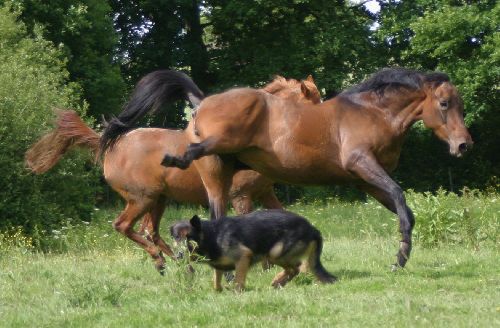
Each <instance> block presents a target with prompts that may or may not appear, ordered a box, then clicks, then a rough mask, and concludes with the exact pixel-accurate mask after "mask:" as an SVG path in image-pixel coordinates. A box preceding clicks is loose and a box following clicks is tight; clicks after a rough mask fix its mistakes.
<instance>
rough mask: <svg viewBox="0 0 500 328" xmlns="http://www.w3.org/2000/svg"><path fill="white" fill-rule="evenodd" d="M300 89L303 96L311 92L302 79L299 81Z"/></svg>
mask: <svg viewBox="0 0 500 328" xmlns="http://www.w3.org/2000/svg"><path fill="white" fill-rule="evenodd" d="M300 91H301V92H302V94H303V95H304V96H305V97H307V96H309V93H310V92H311V91H310V90H309V88H308V87H307V85H306V84H305V82H304V81H300Z"/></svg>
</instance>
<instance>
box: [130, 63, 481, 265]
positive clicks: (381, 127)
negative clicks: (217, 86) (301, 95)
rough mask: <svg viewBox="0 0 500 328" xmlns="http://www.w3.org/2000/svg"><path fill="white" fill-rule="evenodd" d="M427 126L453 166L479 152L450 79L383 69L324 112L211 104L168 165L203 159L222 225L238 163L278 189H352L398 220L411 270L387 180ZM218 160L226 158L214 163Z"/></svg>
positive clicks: (244, 100)
mask: <svg viewBox="0 0 500 328" xmlns="http://www.w3.org/2000/svg"><path fill="white" fill-rule="evenodd" d="M145 111H146V109H144V108H143V109H142V113H144V112H145ZM129 115H130V113H129ZM419 120H422V121H423V123H424V125H425V126H426V127H428V128H430V129H432V130H433V131H434V133H435V134H436V135H437V136H438V137H439V138H440V139H442V140H443V141H445V142H447V143H448V144H449V147H450V153H451V155H453V156H456V157H460V156H461V155H462V154H463V153H464V152H465V151H466V150H467V149H468V148H469V147H470V146H471V145H472V139H471V137H470V135H469V132H468V131H467V128H466V127H465V125H464V120H463V103H462V100H461V98H460V95H459V93H458V91H457V89H456V88H455V86H453V84H452V83H451V82H450V80H449V77H448V76H447V75H446V74H444V73H435V72H433V73H423V72H418V71H412V70H408V69H402V68H392V69H383V70H381V71H379V72H377V73H375V74H374V75H373V76H372V77H371V78H369V79H368V80H366V81H365V82H363V83H361V84H359V85H357V86H354V87H352V88H351V89H349V90H347V91H344V92H342V93H341V94H340V95H338V96H337V97H335V98H333V99H331V100H329V101H326V102H323V103H322V104H317V105H311V104H307V105H306V104H295V103H291V102H288V101H286V100H283V99H279V98H277V97H274V96H272V95H269V94H266V93H264V92H262V91H258V90H254V89H232V90H229V91H227V92H224V93H221V94H217V95H213V96H211V97H208V98H206V99H204V100H203V102H202V103H201V104H200V106H199V108H198V110H197V114H196V118H195V120H194V123H195V124H191V125H190V126H189V127H188V129H187V133H188V136H189V138H190V140H191V142H192V144H190V145H189V147H188V149H187V151H186V153H185V154H184V155H183V156H180V157H176V156H172V155H170V154H167V155H166V156H165V158H164V160H163V164H164V165H166V166H177V167H180V168H186V167H188V166H189V164H190V163H191V162H192V161H193V160H194V159H200V160H198V161H196V162H195V165H196V167H197V168H198V171H199V172H200V175H201V177H202V180H203V182H204V184H205V187H206V189H207V192H208V196H209V199H210V204H211V207H212V212H211V214H212V215H213V216H214V217H215V218H218V217H221V216H222V215H224V212H225V206H224V203H225V199H226V198H227V190H228V186H229V183H228V182H229V181H230V177H231V175H232V174H233V172H234V170H235V169H234V167H235V163H240V162H241V163H243V164H245V165H247V166H248V167H250V168H252V169H254V170H256V171H258V172H260V173H262V174H264V175H265V176H267V177H269V178H271V179H272V180H274V181H283V182H288V183H292V184H334V183H352V184H354V185H356V186H357V187H358V188H359V189H361V190H363V191H365V192H367V193H369V194H370V195H372V196H373V197H374V198H376V199H377V200H378V201H379V202H381V203H382V204H383V205H384V206H385V207H387V208H388V209H389V210H391V211H392V212H394V213H396V214H397V215H398V216H399V222H400V224H399V227H400V232H401V234H402V240H401V243H400V248H399V252H398V255H397V263H396V264H395V267H397V266H400V267H404V265H405V264H406V262H407V260H408V258H409V256H410V252H411V245H412V243H411V234H412V229H413V226H414V223H415V220H414V217H413V213H412V212H411V210H410V209H409V208H408V206H407V205H406V201H405V198H404V194H403V191H402V189H401V188H400V186H399V185H398V184H397V183H396V182H394V180H392V179H391V177H390V176H389V174H388V172H391V171H393V170H394V169H395V168H396V166H397V163H398V160H399V155H400V152H401V147H402V145H403V140H404V137H405V135H406V133H407V131H408V129H409V128H410V127H411V126H412V125H413V124H414V123H415V122H417V121H419ZM214 154H216V155H219V156H206V155H214ZM204 156H206V157H204ZM238 165H239V164H238ZM395 267H394V268H395Z"/></svg>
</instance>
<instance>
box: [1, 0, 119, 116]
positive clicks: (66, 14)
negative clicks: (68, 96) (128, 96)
mask: <svg viewBox="0 0 500 328" xmlns="http://www.w3.org/2000/svg"><path fill="white" fill-rule="evenodd" d="M1 3H12V6H13V7H15V8H16V9H17V10H18V11H19V12H20V13H21V15H20V18H21V20H22V21H23V22H24V23H25V24H26V26H27V30H28V32H29V33H30V34H32V35H35V34H36V33H37V30H39V27H40V26H41V27H42V32H41V33H42V35H43V36H44V38H45V39H47V40H50V41H52V42H53V43H54V44H56V45H57V46H58V47H59V48H60V50H61V51H62V53H63V54H64V56H65V57H66V58H67V59H68V61H67V69H68V71H69V74H70V76H69V78H70V80H71V81H72V82H77V83H78V84H79V85H80V86H81V87H82V93H83V96H84V98H85V100H86V101H87V102H88V104H89V110H88V112H89V114H90V115H92V116H94V118H97V119H100V118H101V115H100V114H106V115H107V116H108V115H109V114H111V113H118V112H119V110H120V108H121V105H122V103H123V100H124V93H125V83H124V81H123V78H122V76H121V72H120V68H119V66H118V64H117V63H115V62H114V56H115V52H116V46H117V43H118V36H117V33H116V31H115V30H114V28H113V19H112V17H113V15H112V12H111V7H110V6H109V4H108V3H107V1H101V0H49V1H38V0H22V1H19V0H16V1H9V0H0V4H1Z"/></svg>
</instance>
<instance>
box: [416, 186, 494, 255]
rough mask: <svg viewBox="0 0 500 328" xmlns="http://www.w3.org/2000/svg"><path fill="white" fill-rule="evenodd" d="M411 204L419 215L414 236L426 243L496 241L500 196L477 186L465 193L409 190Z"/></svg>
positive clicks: (474, 245)
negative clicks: (481, 189)
mask: <svg viewBox="0 0 500 328" xmlns="http://www.w3.org/2000/svg"><path fill="white" fill-rule="evenodd" d="M407 200H408V206H410V208H411V209H412V210H413V213H414V214H415V218H416V225H415V236H416V239H417V240H418V242H419V243H420V244H421V245H423V246H425V247H429V246H436V245H439V244H440V243H446V244H463V245H468V246H471V247H475V248H478V247H479V245H480V243H481V242H482V241H488V242H493V243H494V244H496V243H497V238H498V237H497V236H498V230H499V223H500V197H499V195H498V194H497V193H491V194H488V193H486V194H483V193H480V192H479V191H477V190H472V191H471V190H467V189H464V190H462V195H460V196H459V195H457V194H455V193H450V192H446V191H444V190H443V189H440V190H438V191H437V192H436V193H434V194H433V193H430V192H425V193H417V192H413V191H409V192H407Z"/></svg>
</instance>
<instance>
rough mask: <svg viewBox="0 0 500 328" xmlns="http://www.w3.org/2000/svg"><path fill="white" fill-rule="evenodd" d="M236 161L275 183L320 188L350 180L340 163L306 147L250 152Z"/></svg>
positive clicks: (244, 153)
mask: <svg viewBox="0 0 500 328" xmlns="http://www.w3.org/2000/svg"><path fill="white" fill-rule="evenodd" d="M238 159H239V160H240V161H242V162H243V163H245V164H246V165H248V166H250V167H251V168H252V169H254V170H256V171H257V172H260V173H262V174H263V175H264V176H266V177H268V178H270V179H271V180H273V181H277V182H284V183H291V184H303V185H321V184H333V183H343V182H346V181H348V180H350V179H351V175H350V174H349V173H348V172H346V171H345V170H343V169H342V168H341V166H340V163H339V161H337V160H335V159H334V158H331V157H327V156H323V155H320V154H318V152H317V151H315V150H313V149H308V148H307V147H302V148H301V149H293V147H283V148H281V149H279V148H278V149H276V148H275V149H274V151H273V152H265V151H262V150H250V151H245V152H243V153H241V154H240V155H238Z"/></svg>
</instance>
